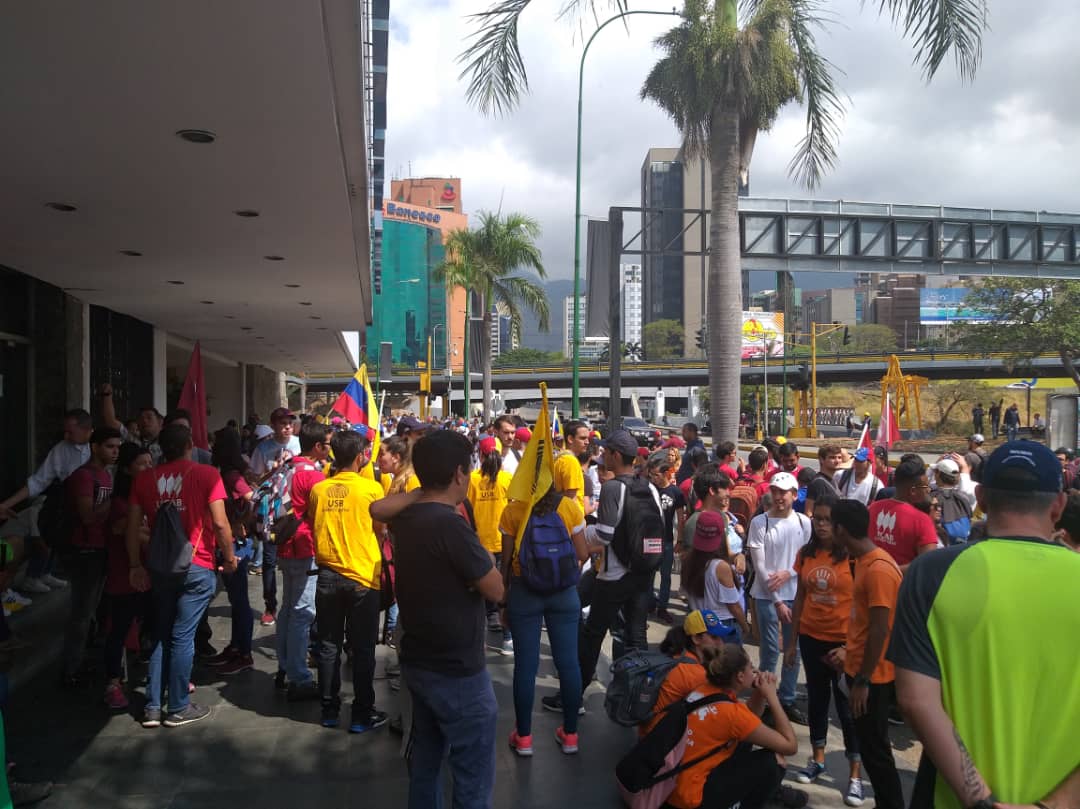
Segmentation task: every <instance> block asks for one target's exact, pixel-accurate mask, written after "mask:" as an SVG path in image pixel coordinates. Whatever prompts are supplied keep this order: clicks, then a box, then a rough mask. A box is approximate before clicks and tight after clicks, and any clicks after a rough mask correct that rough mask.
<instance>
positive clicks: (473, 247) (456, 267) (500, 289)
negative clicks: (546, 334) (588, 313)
mask: <svg viewBox="0 0 1080 809" xmlns="http://www.w3.org/2000/svg"><path fill="white" fill-rule="evenodd" d="M539 236H540V226H539V225H538V224H537V222H536V220H534V219H531V218H529V217H528V216H525V215H523V214H517V213H510V214H507V215H506V216H501V215H499V214H493V213H488V212H487V211H481V212H480V225H479V227H477V228H475V229H474V230H467V229H459V230H455V231H451V232H450V233H449V234H447V237H446V256H447V258H446V260H445V261H444V262H443V263H442V264H440V265H439V266H438V267H436V268H435V273H434V275H435V278H436V279H438V280H441V281H445V282H446V284H447V286H449V287H451V288H454V287H463V288H464V289H466V290H468V291H471V292H472V293H474V294H478V295H479V297H480V305H481V307H482V308H481V311H482V312H483V313H484V316H483V325H482V332H481V335H480V341H481V347H482V350H481V360H480V362H481V370H482V372H483V378H484V410H483V412H484V418H485V419H487V418H488V417H489V416H490V414H491V321H492V315H491V309H492V306H494V305H498V306H499V307H500V308H501V309H502V310H503V311H506V312H509V314H510V324H511V329H512V330H513V331H514V333H515V335H520V334H521V312H522V307H526V308H528V309H530V310H532V311H533V313H535V314H536V316H537V319H538V320H539V321H540V328H541V330H543V331H547V329H548V319H549V309H548V299H547V293H546V292H544V288H543V287H542V286H541V285H540V284H537V283H536V282H535V281H533V280H531V279H530V278H526V277H523V276H520V275H512V273H513V272H514V271H515V270H517V269H520V268H526V269H531V270H533V271H535V273H536V274H537V275H538V276H540V277H541V278H545V277H546V275H547V273H546V272H545V270H544V265H543V262H542V261H541V256H540V248H539V247H537V246H536V239H537V238H538V237H539ZM466 350H468V347H467V346H466Z"/></svg>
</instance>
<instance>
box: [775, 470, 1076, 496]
mask: <svg viewBox="0 0 1080 809" xmlns="http://www.w3.org/2000/svg"><path fill="white" fill-rule="evenodd" d="M1059 466H1060V464H1059ZM769 487H770V488H773V489H784V490H786V491H791V492H797V491H799V481H797V480H795V476H794V475H793V474H791V473H790V472H777V473H776V474H775V475H773V476H772V478H770V479H769Z"/></svg>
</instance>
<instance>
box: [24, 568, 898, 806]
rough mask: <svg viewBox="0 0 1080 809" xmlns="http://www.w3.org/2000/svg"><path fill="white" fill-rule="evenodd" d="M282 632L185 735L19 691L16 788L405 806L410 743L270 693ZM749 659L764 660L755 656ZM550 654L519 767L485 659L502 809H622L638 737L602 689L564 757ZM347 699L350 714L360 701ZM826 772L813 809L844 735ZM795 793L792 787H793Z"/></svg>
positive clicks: (91, 800) (832, 794) (217, 629)
mask: <svg viewBox="0 0 1080 809" xmlns="http://www.w3.org/2000/svg"><path fill="white" fill-rule="evenodd" d="M251 595H252V604H253V605H261V603H262V601H261V581H260V580H259V579H257V578H253V580H252V582H251ZM677 605H678V603H677ZM211 621H212V626H213V629H214V640H213V643H214V645H215V646H217V647H219V648H220V647H221V646H222V645H223V644H224V643H226V642H227V640H228V632H229V629H228V602H227V600H226V598H225V594H224V593H223V592H222V593H219V594H218V596H217V597H216V598H215V600H214V602H213V605H212V606H211ZM274 629H275V628H274V627H269V628H263V627H260V626H259V625H258V624H256V627H255V659H256V670H255V671H250V672H245V673H242V674H238V675H234V676H232V677H228V678H226V677H220V676H216V675H214V674H212V673H211V672H209V671H208V670H206V669H196V672H195V675H194V678H193V679H194V681H195V683H196V685H197V686H198V690H197V691H196V693H195V695H194V699H195V700H196V701H198V702H200V703H203V704H206V705H210V706H212V707H213V709H214V713H213V716H212V717H210V718H209V719H207V720H205V721H203V722H200V723H198V724H195V725H191V726H187V727H182V728H176V729H169V728H158V729H155V730H145V729H143V728H142V727H140V726H139V725H138V724H137V723H136V719H135V717H136V716H138V715H140V714H139V712H138V709H139V708H140V707H141V704H142V701H141V697H139V696H135V697H134V698H133V699H132V707H133V710H132V712H131V714H130V715H127V714H125V715H120V716H110V715H109V714H108V713H107V712H106V710H105V708H104V706H103V705H102V703H101V701H100V689H99V688H98V687H97V686H96V685H95V686H94V687H93V688H92V689H90V688H87V689H85V690H81V691H74V692H68V691H60V690H58V689H57V688H56V686H55V683H56V677H55V674H56V672H54V671H52V670H49V671H48V672H46V673H45V674H42V675H41V676H40V677H39V678H38V679H37V681H36V682H34V683H33V684H31V685H28V686H26V687H24V688H23V689H22V690H20V691H19V692H18V694H17V695H16V697H15V699H14V700H13V704H12V705H11V706H10V708H9V710H8V711H7V712H6V714H5V715H6V717H7V723H8V725H7V734H8V750H9V755H10V756H11V757H12V759H13V760H14V761H16V762H17V764H18V777H19V778H20V780H51V781H55V782H56V783H57V787H56V790H55V791H54V793H53V795H52V797H51V798H49V799H48V800H47V801H46V802H44V803H43V804H41V806H43V807H45V809H61V807H62V808H63V809H68V808H69V807H70V809H85V808H86V807H109V808H110V809H113V808H115V809H151V808H152V809H164V808H165V807H169V809H186V808H187V807H199V809H217V808H218V807H221V808H222V809H226V808H227V809H237V808H238V807H245V806H251V807H258V809H277V807H281V809H294V808H295V807H305V806H312V807H320V809H322V808H323V807H326V808H327V809H329V808H330V807H350V809H359V808H360V807H401V806H404V805H405V804H406V796H407V792H408V782H407V774H406V771H405V766H404V763H403V761H402V760H401V758H400V757H399V756H398V748H399V744H400V737H398V736H396V735H394V734H392V733H390V731H389V729H388V728H385V727H384V728H381V729H379V730H377V731H373V732H370V733H367V734H363V735H360V736H352V735H350V734H349V733H348V732H347V731H346V729H345V728H344V727H342V728H338V729H335V730H327V729H325V728H322V727H321V726H320V725H319V724H318V720H319V705H318V703H316V702H309V703H301V704H289V703H287V702H286V701H285V698H284V696H283V695H281V694H279V693H278V692H275V691H274V688H273V674H274V672H275V671H276V668H277V666H276V661H275V659H274V657H275V656H274ZM665 630H666V627H663V626H661V625H659V624H650V629H649V636H650V640H652V641H653V642H656V641H659V640H660V638H662V637H663V634H664V631H665ZM491 639H492V640H493V641H494V640H495V639H496V635H495V634H492V635H491ZM748 648H749V649H750V651H751V654H752V655H753V656H754V657H756V652H757V650H756V648H755V647H753V646H751V647H748ZM548 652H549V650H548V648H547V646H546V638H545V646H544V649H543V653H544V658H543V660H542V663H541V676H540V678H539V680H538V683H537V688H538V696H537V701H536V720H535V723H534V729H533V736H534V746H535V748H536V754H535V755H534V756H533V757H532V758H531V759H519V758H517V757H516V756H515V755H514V754H513V753H512V752H511V751H510V750H509V748H508V747H506V746H505V745H504V744H503V740H505V739H506V738H507V736H508V735H509V733H510V730H511V729H512V725H513V705H512V697H511V691H510V686H511V678H512V674H513V658H510V657H502V656H500V655H499V654H498V653H496V652H494V651H492V653H491V654H490V655H489V658H488V663H489V668H490V670H491V672H492V677H493V679H494V681H495V688H496V694H497V697H498V700H499V705H500V708H501V710H500V720H499V747H498V750H497V766H498V772H497V781H496V791H495V801H494V805H495V806H496V807H511V806H512V807H515V809H530V808H532V807H536V808H537V809H539V808H540V807H558V809H563V808H564V807H575V809H578V808H580V809H593V808H594V807H595V808H596V809H609V808H610V809H614V808H615V807H618V806H620V805H621V803H620V801H619V798H618V794H617V792H616V791H615V788H614V781H613V778H614V776H613V772H614V766H615V762H616V761H617V760H618V759H619V757H620V756H621V755H622V754H623V753H624V752H625V751H626V750H627V749H628V748H629V747H630V746H631V744H632V743H633V739H634V733H633V731H632V730H628V729H626V728H622V727H619V726H617V725H615V724H614V723H612V722H610V721H609V720H608V719H607V717H606V716H605V715H604V713H603V693H602V688H601V687H600V686H599V685H597V684H594V685H593V686H592V687H591V688H590V689H589V691H588V694H587V699H586V704H587V707H588V711H589V713H588V715H587V716H586V717H584V718H583V720H582V723H581V728H580V734H581V752H580V754H578V755H576V756H565V755H563V754H562V752H561V751H560V750H559V749H558V747H557V746H556V744H555V740H554V732H555V728H556V727H557V726H558V724H559V723H560V721H561V720H560V717H558V716H557V715H555V714H551V713H547V712H544V711H542V710H541V709H540V700H539V696H541V695H546V694H549V693H553V692H554V690H555V688H556V680H555V677H554V669H553V666H552V664H551V660H550V656H549V654H548ZM609 653H610V643H608V644H606V645H605V655H606V654H609ZM94 654H95V655H96V654H97V652H95V653H94ZM386 654H387V649H386V648H385V647H383V646H380V647H378V657H379V665H378V669H377V672H378V676H379V677H380V679H379V681H378V682H377V684H376V693H377V698H378V703H379V707H381V708H383V709H384V710H388V711H390V712H391V714H393V713H394V708H395V704H396V701H397V697H396V695H395V694H394V693H393V692H392V691H391V690H390V689H389V686H388V683H387V681H386V679H385V675H384V667H385V660H386ZM601 668H604V664H603V661H602V665H601ZM344 679H345V680H346V681H347V680H348V679H349V678H348V676H347V675H346V676H345V677H344ZM345 690H346V692H348V691H349V690H351V689H349V687H348V686H346V687H345ZM343 696H345V700H344V701H345V704H346V706H347V705H348V704H349V701H350V699H351V698H350V697H349V696H348V695H347V694H346V695H343ZM892 730H893V743H894V746H895V747H896V748H897V763H898V766H899V767H901V776H902V778H903V780H904V786H905V790H906V791H910V789H911V785H912V784H913V782H914V771H915V768H916V765H917V763H918V752H919V746H918V743H917V742H913V741H912V740H911V737H910V731H909V730H908V729H907V728H903V727H893V729H892ZM796 732H797V733H798V735H799V739H800V749H799V753H798V754H797V755H796V756H794V757H793V758H792V761H791V762H790V765H791V766H789V772H790V773H793V772H794V770H795V769H797V768H798V767H801V766H802V764H803V762H804V761H805V759H806V757H807V755H808V754H809V739H808V736H807V732H806V728H805V727H804V726H796ZM828 764H829V767H830V770H831V771H832V773H833V775H834V777H833V778H831V779H830V778H828V777H826V779H825V780H824V781H823V783H822V784H820V785H815V786H813V787H810V788H809V791H810V792H811V802H810V805H811V806H817V807H830V806H843V801H842V796H841V794H840V792H839V790H840V789H842V788H843V787H844V786H846V773H847V770H846V762H845V761H844V757H843V747H842V744H841V740H840V733H839V730H838V728H836V727H835V726H834V727H832V728H831V729H830V737H829V755H828ZM789 782H791V783H794V779H793V777H790V776H789ZM869 791H870V789H869V783H867V792H868V793H869ZM866 805H867V806H870V805H872V804H871V801H870V800H868V801H867V804H866Z"/></svg>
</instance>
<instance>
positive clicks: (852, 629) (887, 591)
mask: <svg viewBox="0 0 1080 809" xmlns="http://www.w3.org/2000/svg"><path fill="white" fill-rule="evenodd" d="M903 578H904V576H903V574H902V573H901V572H900V568H899V567H898V566H897V564H896V562H895V561H893V558H892V556H891V555H890V554H889V553H888V551H883V550H882V549H881V548H875V549H874V550H872V551H870V552H869V553H864V554H863V555H862V556H860V557H859V558H858V559H856V560H855V592H854V596H853V598H852V608H851V622H850V623H849V624H848V636H847V658H846V660H845V663H844V671H845V672H846V673H847V674H849V675H851V676H852V677H854V676H855V675H856V674H858V673H859V669H860V668H862V663H863V654H864V653H865V652H866V639H867V637H868V636H869V635H870V610H871V608H873V607H888V608H889V634H890V635H891V634H892V627H893V621H894V620H895V619H896V595H897V593H899V592H900V581H901V580H902V579H903ZM888 646H889V642H888V639H887V638H886V640H885V646H884V647H882V650H881V659H880V660H879V661H878V663H877V665H876V666H874V671H873V673H872V674H871V675H870V682H872V683H891V682H892V681H893V680H894V679H895V678H896V671H895V669H894V667H893V664H892V663H891V662H889V661H888V660H886V659H885V649H887V648H888Z"/></svg>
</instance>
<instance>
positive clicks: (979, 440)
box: [968, 433, 986, 444]
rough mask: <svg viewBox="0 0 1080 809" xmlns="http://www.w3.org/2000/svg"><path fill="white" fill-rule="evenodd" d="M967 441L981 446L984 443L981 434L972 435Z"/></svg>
mask: <svg viewBox="0 0 1080 809" xmlns="http://www.w3.org/2000/svg"><path fill="white" fill-rule="evenodd" d="M968 441H974V442H975V443H976V444H982V443H984V442H985V441H986V438H985V437H983V434H982V433H973V434H972V435H971V437H970V438H968Z"/></svg>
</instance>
